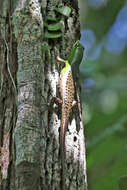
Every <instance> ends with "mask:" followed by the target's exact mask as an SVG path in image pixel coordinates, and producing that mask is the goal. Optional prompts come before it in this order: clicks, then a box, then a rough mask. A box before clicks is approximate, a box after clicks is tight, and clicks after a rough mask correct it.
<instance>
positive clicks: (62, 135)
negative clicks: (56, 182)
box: [60, 119, 68, 190]
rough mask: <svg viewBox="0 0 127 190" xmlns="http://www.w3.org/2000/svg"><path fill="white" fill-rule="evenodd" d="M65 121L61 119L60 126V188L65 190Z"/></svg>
mask: <svg viewBox="0 0 127 190" xmlns="http://www.w3.org/2000/svg"><path fill="white" fill-rule="evenodd" d="M67 123H68V122H67V121H66V119H62V120H61V126H60V156H61V176H62V180H61V187H62V188H61V189H62V190H66V188H65V187H66V181H65V173H66V169H65V159H66V154H65V152H66V151H65V133H66V126H67Z"/></svg>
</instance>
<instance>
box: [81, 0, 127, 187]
mask: <svg viewBox="0 0 127 190" xmlns="http://www.w3.org/2000/svg"><path fill="white" fill-rule="evenodd" d="M95 2H96V3H95ZM87 3H88V6H87V4H86V3H84V1H82V2H81V7H83V6H84V8H85V9H87V11H88V14H87V15H85V16H86V17H85V18H84V17H83V16H84V14H81V20H82V27H83V28H82V37H81V42H82V44H83V45H84V46H85V55H84V60H83V62H82V64H81V67H80V71H81V81H82V87H83V90H82V101H83V118H84V123H85V135H86V143H87V169H88V186H89V190H100V189H103V190H107V189H109V190H119V189H120V190H123V187H122V185H121V184H120V181H121V179H122V180H123V182H122V183H123V184H125V183H126V179H127V178H126V177H124V176H126V175H127V143H126V138H127V127H126V126H127V115H126V113H127V106H126V100H127V77H126V75H127V65H126V52H127V48H126V47H127V11H126V10H127V6H126V3H125V1H113V0H110V1H108V0H103V1H97V0H96V1H93V0H88V1H87ZM86 6H87V8H86ZM82 10H83V8H82V9H81V13H82V12H83V11H82ZM86 22H87V23H86ZM126 184H127V183H126Z"/></svg>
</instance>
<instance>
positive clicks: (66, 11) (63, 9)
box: [55, 6, 71, 17]
mask: <svg viewBox="0 0 127 190" xmlns="http://www.w3.org/2000/svg"><path fill="white" fill-rule="evenodd" d="M55 11H57V12H58V13H60V14H62V15H64V16H67V17H69V15H70V13H71V9H70V7H68V6H63V7H60V8H55Z"/></svg>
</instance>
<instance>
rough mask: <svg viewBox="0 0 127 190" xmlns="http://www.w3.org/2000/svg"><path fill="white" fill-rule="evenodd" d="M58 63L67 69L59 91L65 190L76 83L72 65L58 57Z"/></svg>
mask: <svg viewBox="0 0 127 190" xmlns="http://www.w3.org/2000/svg"><path fill="white" fill-rule="evenodd" d="M57 61H59V62H61V63H64V64H65V67H64V68H63V69H62V70H61V72H60V81H59V89H60V95H61V103H62V116H61V123H60V156H61V167H62V190H65V179H64V178H65V135H66V130H67V127H68V121H69V117H70V113H71V109H72V107H73V105H74V104H75V102H74V81H73V76H72V70H71V65H70V64H69V62H68V60H66V61H64V60H63V59H61V58H59V57H58V56H57Z"/></svg>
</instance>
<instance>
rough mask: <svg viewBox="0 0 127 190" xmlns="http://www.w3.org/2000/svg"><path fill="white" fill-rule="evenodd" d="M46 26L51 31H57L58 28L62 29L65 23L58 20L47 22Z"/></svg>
mask: <svg viewBox="0 0 127 190" xmlns="http://www.w3.org/2000/svg"><path fill="white" fill-rule="evenodd" d="M44 26H46V27H47V29H48V30H50V31H57V30H60V29H61V28H62V26H63V25H62V23H60V22H57V23H52V24H47V23H45V24H44Z"/></svg>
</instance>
